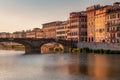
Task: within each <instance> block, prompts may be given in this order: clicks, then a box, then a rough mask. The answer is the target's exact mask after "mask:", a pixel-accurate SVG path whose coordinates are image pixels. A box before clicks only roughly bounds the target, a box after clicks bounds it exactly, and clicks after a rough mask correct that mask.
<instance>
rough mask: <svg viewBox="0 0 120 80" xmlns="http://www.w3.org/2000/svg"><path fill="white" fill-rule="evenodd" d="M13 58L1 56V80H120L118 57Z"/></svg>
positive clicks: (28, 56) (55, 55) (19, 56)
mask: <svg viewBox="0 0 120 80" xmlns="http://www.w3.org/2000/svg"><path fill="white" fill-rule="evenodd" d="M15 53H16V54H15ZM8 54H9V55H8ZM10 54H11V53H9V52H5V53H4V54H3V52H2V53H1V52H0V80H120V78H119V76H120V69H119V67H120V60H119V57H120V56H119V55H78V54H45V55H43V54H42V55H25V56H23V55H21V52H14V54H12V55H10ZM3 55H4V56H3Z"/></svg>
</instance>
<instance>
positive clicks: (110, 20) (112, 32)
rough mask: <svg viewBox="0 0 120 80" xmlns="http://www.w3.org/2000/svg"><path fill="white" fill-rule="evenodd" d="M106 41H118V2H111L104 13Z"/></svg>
mask: <svg viewBox="0 0 120 80" xmlns="http://www.w3.org/2000/svg"><path fill="white" fill-rule="evenodd" d="M106 27H107V39H106V40H107V42H112V43H116V42H120V2H116V3H114V4H113V7H112V8H110V9H108V10H107V15H106Z"/></svg>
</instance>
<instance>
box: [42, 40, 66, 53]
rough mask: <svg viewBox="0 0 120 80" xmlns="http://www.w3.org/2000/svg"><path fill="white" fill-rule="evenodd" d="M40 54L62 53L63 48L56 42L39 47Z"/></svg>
mask: <svg viewBox="0 0 120 80" xmlns="http://www.w3.org/2000/svg"><path fill="white" fill-rule="evenodd" d="M40 50H41V53H42V54H45V53H63V52H64V46H63V44H61V43H56V42H49V43H45V44H43V45H41V47H40Z"/></svg>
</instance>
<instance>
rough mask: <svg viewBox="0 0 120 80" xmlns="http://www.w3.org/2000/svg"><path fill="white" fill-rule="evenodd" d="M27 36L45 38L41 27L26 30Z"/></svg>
mask: <svg viewBox="0 0 120 80" xmlns="http://www.w3.org/2000/svg"><path fill="white" fill-rule="evenodd" d="M26 38H44V34H43V30H42V29H40V28H34V29H33V30H28V31H26Z"/></svg>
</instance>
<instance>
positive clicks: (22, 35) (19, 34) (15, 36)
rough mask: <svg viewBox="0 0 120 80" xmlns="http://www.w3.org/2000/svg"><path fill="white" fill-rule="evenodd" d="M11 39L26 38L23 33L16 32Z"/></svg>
mask: <svg viewBox="0 0 120 80" xmlns="http://www.w3.org/2000/svg"><path fill="white" fill-rule="evenodd" d="M11 37H12V38H26V33H25V31H17V32H13V33H12V36H11Z"/></svg>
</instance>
